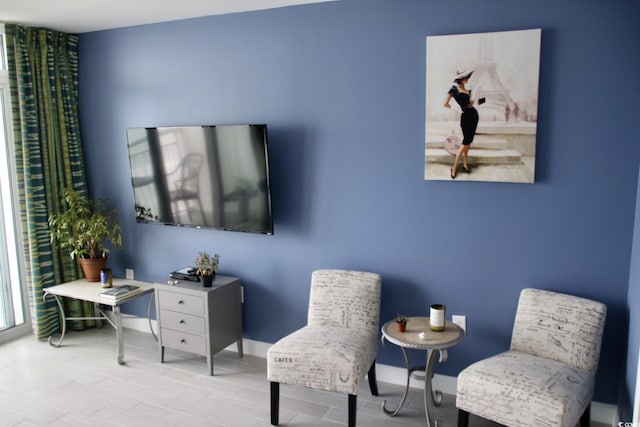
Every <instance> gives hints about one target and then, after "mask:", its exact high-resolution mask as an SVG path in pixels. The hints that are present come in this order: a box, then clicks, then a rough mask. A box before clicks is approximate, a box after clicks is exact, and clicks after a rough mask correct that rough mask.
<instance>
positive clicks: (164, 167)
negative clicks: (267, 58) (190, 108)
mask: <svg viewBox="0 0 640 427" xmlns="http://www.w3.org/2000/svg"><path fill="white" fill-rule="evenodd" d="M127 145H128V148H129V164H130V166H131V182H132V184H133V196H134V201H135V209H136V220H137V222H145V223H161V224H169V225H181V226H189V227H198V228H213V229H221V230H232V231H243V232H252V233H263V234H273V218H272V213H271V195H270V188H269V156H268V150H267V126H266V125H222V126H182V127H152V128H148V127H147V128H129V129H127Z"/></svg>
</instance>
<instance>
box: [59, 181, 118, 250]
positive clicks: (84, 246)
mask: <svg viewBox="0 0 640 427" xmlns="http://www.w3.org/2000/svg"><path fill="white" fill-rule="evenodd" d="M61 195H62V198H63V200H64V202H65V204H66V209H64V210H63V211H62V212H59V213H57V214H53V215H51V216H49V227H50V230H51V243H57V244H58V245H60V248H61V249H68V250H69V251H70V252H69V255H70V256H71V258H75V257H78V258H89V259H96V258H101V257H103V258H104V257H105V256H106V254H107V253H108V252H109V249H108V248H106V247H105V243H106V242H110V243H111V245H112V247H113V248H118V247H121V246H122V229H121V228H120V224H119V223H118V212H117V211H116V210H115V209H113V208H111V207H110V206H109V201H108V200H106V199H98V200H96V201H93V200H91V199H89V198H88V197H86V196H82V195H80V194H79V193H78V192H77V191H75V190H73V189H71V188H65V189H63V190H62V193H61Z"/></svg>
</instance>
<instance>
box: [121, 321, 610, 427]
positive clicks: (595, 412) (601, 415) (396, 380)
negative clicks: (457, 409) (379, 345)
mask: <svg viewBox="0 0 640 427" xmlns="http://www.w3.org/2000/svg"><path fill="white" fill-rule="evenodd" d="M122 326H123V327H125V328H130V329H135V330H137V331H141V332H147V333H149V321H148V320H147V319H146V318H144V317H135V316H130V315H123V316H122ZM151 326H152V327H153V330H154V331H155V332H156V333H157V331H158V329H157V327H158V325H157V323H156V321H155V320H152V321H151ZM269 347H271V344H270V343H266V342H262V341H254V340H250V339H247V338H244V339H243V340H242V351H243V353H244V354H248V355H250V356H256V357H262V358H266V357H267V350H269ZM225 350H228V351H233V352H237V351H238V348H237V347H236V345H235V344H232V345H230V346H229V347H227V348H226V349H225ZM376 377H377V379H378V381H381V382H385V383H389V384H395V385H401V386H404V385H405V384H406V383H407V370H406V369H405V368H399V367H397V366H389V365H383V364H380V363H378V364H376ZM456 381H457V378H456V377H452V376H448V375H440V374H434V376H433V385H434V387H435V388H437V389H438V390H440V391H442V392H443V393H445V394H453V395H455V394H456ZM409 387H412V388H419V389H421V388H423V387H424V383H423V382H420V381H419V380H416V379H414V378H412V379H411V381H410V383H409ZM591 420H592V421H593V422H597V423H602V424H606V425H610V426H612V427H617V426H618V422H619V421H620V420H619V418H618V407H617V406H616V405H612V404H609V403H602V402H595V401H594V402H592V403H591Z"/></svg>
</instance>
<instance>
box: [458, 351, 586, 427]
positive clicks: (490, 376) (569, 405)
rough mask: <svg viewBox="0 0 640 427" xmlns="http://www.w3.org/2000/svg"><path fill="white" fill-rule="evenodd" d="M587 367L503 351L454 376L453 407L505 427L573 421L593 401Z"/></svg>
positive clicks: (555, 424)
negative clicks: (455, 386)
mask: <svg viewBox="0 0 640 427" xmlns="http://www.w3.org/2000/svg"><path fill="white" fill-rule="evenodd" d="M593 388H594V384H593V376H591V375H590V374H589V372H588V371H586V370H583V369H580V368H576V367H572V366H569V365H565V364H563V363H560V362H556V361H554V360H549V359H545V358H542V357H538V356H533V355H530V354H527V353H520V352H515V351H507V352H505V353H501V354H498V355H496V356H493V357H490V358H488V359H484V360H481V361H479V362H476V363H474V364H473V365H471V366H469V367H467V368H466V369H465V370H463V371H462V372H461V373H460V375H458V384H457V396H456V406H457V407H458V408H459V409H462V410H465V411H467V412H469V413H472V414H475V415H478V416H480V417H482V418H486V419H489V420H492V421H495V422H498V423H500V424H505V425H508V426H513V427H516V426H531V427H547V426H548V427H550V426H574V425H576V423H577V422H578V420H579V419H580V415H582V413H583V412H584V410H585V409H586V407H587V406H588V405H589V403H591V398H592V396H593Z"/></svg>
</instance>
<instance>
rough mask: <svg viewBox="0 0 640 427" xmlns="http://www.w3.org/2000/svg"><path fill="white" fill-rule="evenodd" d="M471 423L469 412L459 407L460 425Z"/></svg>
mask: <svg viewBox="0 0 640 427" xmlns="http://www.w3.org/2000/svg"><path fill="white" fill-rule="evenodd" d="M468 425H469V413H468V412H467V411H465V410H463V409H458V427H467V426H468Z"/></svg>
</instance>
